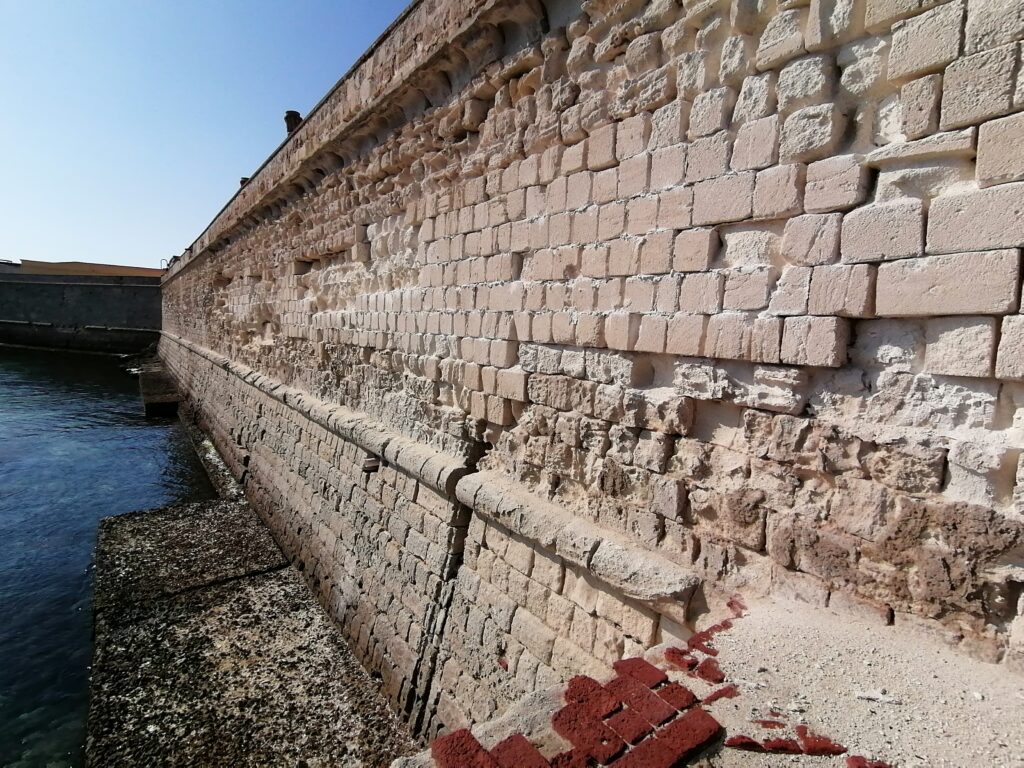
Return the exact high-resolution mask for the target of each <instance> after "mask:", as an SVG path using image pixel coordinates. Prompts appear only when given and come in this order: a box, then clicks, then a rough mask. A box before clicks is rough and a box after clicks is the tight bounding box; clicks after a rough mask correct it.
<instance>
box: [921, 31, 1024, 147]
mask: <svg viewBox="0 0 1024 768" xmlns="http://www.w3.org/2000/svg"><path fill="white" fill-rule="evenodd" d="M1016 66H1017V47H1016V46H1015V45H1004V46H1003V47H1001V48H995V49H993V50H991V51H984V52H982V53H976V54H974V55H973V56H967V57H965V58H962V59H957V60H956V61H955V62H953V63H952V64H950V65H949V66H948V67H947V68H946V73H945V75H944V76H943V79H942V116H941V119H940V121H939V126H940V127H941V128H942V130H944V131H946V130H949V129H951V128H960V127H961V126H965V125H970V124H972V123H980V122H981V121H983V120H987V119H989V118H992V117H999V116H1000V115H1004V114H1006V113H1007V112H1009V111H1010V110H1011V109H1012V107H1013V86H1014V82H1013V74H1014V70H1015V68H1016Z"/></svg>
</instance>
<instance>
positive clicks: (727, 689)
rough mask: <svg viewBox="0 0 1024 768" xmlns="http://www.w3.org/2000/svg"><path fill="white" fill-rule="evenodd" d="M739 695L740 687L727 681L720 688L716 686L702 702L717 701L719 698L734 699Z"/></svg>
mask: <svg viewBox="0 0 1024 768" xmlns="http://www.w3.org/2000/svg"><path fill="white" fill-rule="evenodd" d="M739 695H740V689H739V688H737V687H736V685H735V684H734V683H729V684H728V685H723V686H722V687H721V688H716V689H715V690H713V691H712V692H711V693H709V694H708V695H707V696H705V697H704V703H705V704H710V703H711V702H713V701H718V700H719V699H735V698H736V697H737V696H739Z"/></svg>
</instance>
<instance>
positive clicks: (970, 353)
mask: <svg viewBox="0 0 1024 768" xmlns="http://www.w3.org/2000/svg"><path fill="white" fill-rule="evenodd" d="M924 329H925V330H924V334H925V353H924V367H925V370H926V371H928V372H929V373H940V374H944V375H946V376H991V375H992V365H993V362H994V361H995V356H996V318H994V317H935V318H931V319H929V320H928V321H927V322H926V323H925V326H924Z"/></svg>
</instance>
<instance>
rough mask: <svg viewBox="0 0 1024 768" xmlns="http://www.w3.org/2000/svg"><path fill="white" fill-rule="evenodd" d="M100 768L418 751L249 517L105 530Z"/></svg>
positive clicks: (93, 715)
mask: <svg viewBox="0 0 1024 768" xmlns="http://www.w3.org/2000/svg"><path fill="white" fill-rule="evenodd" d="M95 584H96V586H95V636H96V640H95V642H96V645H95V651H94V659H93V675H92V684H91V701H90V708H89V721H88V736H87V742H86V764H87V765H88V766H111V765H146V766H172V765H173V766H180V765H204V766H221V765H224V766H226V765H231V766H265V765H308V766H320V765H332V766H379V765H387V764H388V763H390V761H391V760H392V759H394V758H396V757H398V756H400V755H402V754H407V753H408V752H409V751H410V750H411V749H412V744H411V742H410V740H409V738H408V736H407V735H406V733H405V731H404V729H403V727H402V726H401V725H400V724H399V723H398V722H397V721H396V720H395V719H394V717H393V716H392V715H391V713H390V712H389V711H388V708H387V706H386V704H385V702H384V700H383V698H382V697H381V696H380V694H379V693H378V690H377V684H376V683H375V681H374V680H373V679H372V678H371V677H370V676H369V675H368V674H367V673H366V672H365V671H364V670H363V668H362V667H361V666H360V665H359V663H358V662H357V661H356V660H355V659H354V658H353V657H352V654H351V653H350V652H349V650H348V647H347V646H346V644H345V642H344V640H343V638H342V636H341V635H340V634H339V633H338V631H337V630H336V628H335V627H334V625H333V624H332V623H331V621H330V620H329V619H328V617H327V615H326V614H325V613H324V611H323V610H322V609H321V608H320V606H319V605H318V604H317V602H316V600H315V598H314V597H313V595H312V593H311V592H310V591H309V589H308V588H307V587H306V585H305V584H304V583H303V580H302V577H301V575H300V574H299V573H298V571H297V570H295V569H294V568H292V567H291V566H290V564H289V563H288V561H287V560H286V559H285V557H284V556H283V555H282V554H281V551H280V549H278V547H277V545H276V544H275V543H274V541H273V539H272V538H271V536H270V533H269V532H268V530H267V529H266V528H265V527H264V525H263V524H262V522H260V520H259V519H258V518H257V517H256V516H255V514H254V513H253V512H252V511H251V509H250V508H249V507H248V505H247V504H245V503H240V502H234V501H223V500H220V501H211V502H204V503H199V504H187V505H178V506H172V507H167V508H164V509H158V510H151V511H145V512H138V513H132V514H129V515H122V516H119V517H112V518H107V519H106V520H104V521H103V522H102V523H101V525H100V532H99V541H98V545H97V550H96V582H95Z"/></svg>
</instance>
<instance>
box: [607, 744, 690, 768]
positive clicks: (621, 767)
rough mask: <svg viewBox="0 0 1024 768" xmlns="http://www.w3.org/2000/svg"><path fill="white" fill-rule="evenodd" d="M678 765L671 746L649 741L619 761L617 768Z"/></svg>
mask: <svg viewBox="0 0 1024 768" xmlns="http://www.w3.org/2000/svg"><path fill="white" fill-rule="evenodd" d="M678 764H679V762H678V757H677V756H676V755H675V753H674V752H673V751H672V747H671V746H669V745H668V744H666V743H664V742H662V741H658V740H657V739H647V741H644V742H642V743H641V744H640V745H639V746H637V747H634V748H633V749H631V750H630V751H629V752H627V753H626V754H625V755H623V757H622V759H621V760H617V761H616V762H615V768H673V766H675V765H678Z"/></svg>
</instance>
